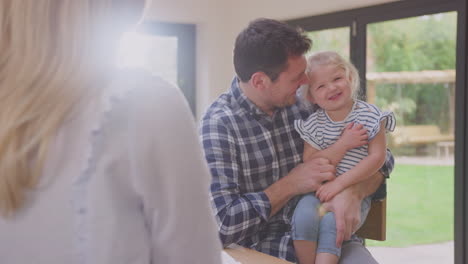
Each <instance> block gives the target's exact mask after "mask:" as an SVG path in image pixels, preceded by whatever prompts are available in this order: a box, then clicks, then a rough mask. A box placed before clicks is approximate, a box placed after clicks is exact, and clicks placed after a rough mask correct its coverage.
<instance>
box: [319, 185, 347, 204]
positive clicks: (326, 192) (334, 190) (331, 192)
mask: <svg viewBox="0 0 468 264" xmlns="http://www.w3.org/2000/svg"><path fill="white" fill-rule="evenodd" d="M343 189H344V186H342V185H341V183H340V181H339V180H334V181H329V182H327V183H325V184H323V185H322V186H320V187H319V189H318V190H317V192H316V193H315V196H317V197H318V198H319V199H320V201H321V202H322V203H323V202H328V201H330V200H331V199H332V198H333V197H335V195H337V194H338V193H340V192H341V191H343Z"/></svg>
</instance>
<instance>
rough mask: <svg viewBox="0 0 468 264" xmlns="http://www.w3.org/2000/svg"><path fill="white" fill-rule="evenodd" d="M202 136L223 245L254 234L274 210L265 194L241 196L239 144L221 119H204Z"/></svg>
mask: <svg viewBox="0 0 468 264" xmlns="http://www.w3.org/2000/svg"><path fill="white" fill-rule="evenodd" d="M200 137H201V141H202V145H203V149H204V154H205V159H206V161H207V163H208V167H209V169H210V172H211V175H212V179H211V184H210V197H211V203H212V207H213V211H214V213H215V218H216V220H217V223H218V226H219V235H220V239H221V242H222V243H223V245H224V246H228V245H229V244H232V243H238V242H239V241H242V240H243V239H245V238H247V237H249V236H251V235H253V234H255V233H256V232H257V231H258V230H259V228H260V227H261V225H262V223H265V222H266V220H267V219H268V217H269V215H270V211H271V206H270V201H269V199H268V197H267V195H266V194H265V193H264V192H255V193H242V192H241V186H240V184H241V182H242V177H244V175H242V172H241V169H240V166H239V164H238V163H237V156H238V155H237V154H238V153H237V150H236V145H235V144H236V142H235V140H234V138H233V136H232V134H231V133H230V132H229V129H228V128H227V127H226V126H225V125H224V123H223V122H222V121H221V120H220V119H216V118H214V117H210V116H209V117H205V118H204V119H203V120H202V123H201V127H200Z"/></svg>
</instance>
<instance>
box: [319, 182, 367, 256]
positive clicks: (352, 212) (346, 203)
mask: <svg viewBox="0 0 468 264" xmlns="http://www.w3.org/2000/svg"><path fill="white" fill-rule="evenodd" d="M323 206H324V207H325V209H326V210H327V211H331V212H333V213H335V220H336V246H337V247H341V244H342V243H343V241H345V240H349V239H350V238H351V235H352V234H353V233H354V232H355V231H356V229H357V227H358V225H359V223H360V221H361V200H360V199H359V198H358V196H357V195H356V194H354V193H353V192H352V191H350V189H349V188H348V189H345V190H344V191H342V192H340V193H338V194H337V195H336V196H335V197H333V199H331V200H330V201H328V202H326V203H324V204H323Z"/></svg>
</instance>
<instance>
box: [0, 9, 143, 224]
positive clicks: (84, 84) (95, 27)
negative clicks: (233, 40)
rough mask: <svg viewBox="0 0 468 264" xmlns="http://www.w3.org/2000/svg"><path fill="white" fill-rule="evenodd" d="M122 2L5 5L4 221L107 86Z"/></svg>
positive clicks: (0, 61) (0, 182) (0, 159)
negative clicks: (58, 139)
mask: <svg viewBox="0 0 468 264" xmlns="http://www.w3.org/2000/svg"><path fill="white" fill-rule="evenodd" d="M131 1H132V0H127V1H126V2H131ZM112 2H116V4H114V5H113V3H112ZM119 2H122V1H121V0H119V1H115V0H114V1H112V0H2V1H0V34H1V39H0V215H3V216H8V215H11V214H12V213H14V212H15V211H16V210H17V209H18V208H20V207H21V206H22V205H23V204H24V202H25V192H26V191H27V190H28V189H32V188H34V187H35V186H36V185H37V183H38V181H39V176H40V174H41V173H42V169H43V166H44V162H45V158H46V154H47V151H48V148H49V145H50V143H51V141H52V139H53V137H54V135H55V134H56V133H57V130H58V129H59V127H60V125H61V124H62V122H63V121H64V120H65V118H67V116H68V115H69V114H70V113H71V111H72V109H73V108H74V107H75V106H76V105H77V104H78V103H79V102H80V101H81V100H84V99H85V98H86V97H88V96H91V91H92V90H93V89H94V91H92V93H93V95H94V96H96V91H95V90H96V89H98V88H99V85H97V84H98V83H99V84H100V85H102V84H105V83H106V80H107V77H104V76H106V74H107V72H109V71H108V69H109V66H110V64H111V63H112V62H113V61H112V59H111V58H112V57H111V55H112V54H111V52H106V49H107V50H110V49H112V47H109V45H112V44H115V43H114V42H115V40H116V37H117V35H118V34H117V33H118V32H117V31H118V30H117V29H115V28H116V27H117V28H118V25H117V23H118V22H119V19H121V18H120V17H116V16H117V14H118V10H117V9H118V8H119V6H118V5H122V3H119ZM116 5H117V6H116ZM140 11H141V10H140ZM140 15H141V13H140ZM116 25H117V26H116ZM111 29H113V30H111ZM120 30H122V28H120ZM113 34H114V35H113Z"/></svg>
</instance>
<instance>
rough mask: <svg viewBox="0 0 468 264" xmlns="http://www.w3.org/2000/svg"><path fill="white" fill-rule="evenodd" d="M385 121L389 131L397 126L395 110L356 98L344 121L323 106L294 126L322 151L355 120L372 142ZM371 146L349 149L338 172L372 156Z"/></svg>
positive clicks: (344, 170)
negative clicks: (336, 120) (334, 119)
mask: <svg viewBox="0 0 468 264" xmlns="http://www.w3.org/2000/svg"><path fill="white" fill-rule="evenodd" d="M382 120H385V130H386V132H389V131H390V132H392V131H393V130H394V129H395V116H394V115H393V112H389V111H386V112H382V111H380V109H378V108H377V107H376V106H375V105H373V104H369V103H366V102H364V101H360V100H356V101H355V103H354V105H353V107H352V109H351V112H350V113H349V114H348V116H347V117H346V118H345V119H344V120H343V121H338V122H335V121H333V120H331V118H330V117H329V116H328V115H327V113H326V112H325V111H324V110H323V109H318V110H317V111H316V112H314V113H313V114H311V115H310V116H309V117H308V118H307V119H306V120H305V121H304V120H296V121H295V122H294V127H295V128H296V130H297V132H298V133H299V135H300V136H301V138H302V139H303V140H304V141H306V142H307V143H309V144H310V145H311V146H312V147H314V148H316V149H318V150H322V149H326V148H328V147H329V146H330V145H332V144H333V143H335V142H336V141H337V140H338V139H339V137H340V136H341V133H342V131H343V129H344V128H345V127H346V126H347V125H348V124H349V123H351V122H355V123H358V124H362V125H363V126H364V128H365V129H367V133H368V137H369V139H368V140H369V141H371V140H372V139H373V138H374V137H375V135H377V132H379V131H380V123H381V121H382ZM367 148H368V145H367V144H366V145H364V146H361V147H358V148H354V149H351V150H348V152H347V153H346V155H345V156H344V157H343V159H342V160H341V161H340V163H339V164H338V165H337V167H336V171H337V175H341V174H343V173H344V172H346V171H348V170H350V169H351V168H353V167H354V166H356V164H358V163H359V162H360V161H361V160H362V159H363V158H365V157H366V156H367V155H368V152H367Z"/></svg>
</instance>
